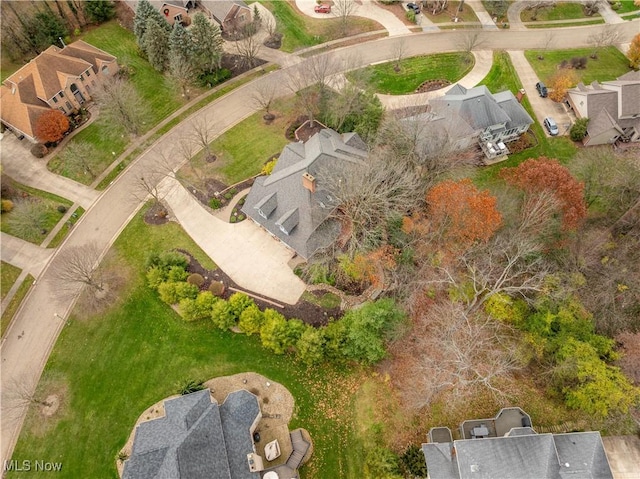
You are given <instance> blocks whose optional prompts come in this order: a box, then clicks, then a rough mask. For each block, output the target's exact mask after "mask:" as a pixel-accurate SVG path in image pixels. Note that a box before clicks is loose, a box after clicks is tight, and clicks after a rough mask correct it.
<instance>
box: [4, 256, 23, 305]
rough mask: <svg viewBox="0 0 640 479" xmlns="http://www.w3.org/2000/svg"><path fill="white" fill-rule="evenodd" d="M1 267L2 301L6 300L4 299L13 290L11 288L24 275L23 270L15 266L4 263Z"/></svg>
mask: <svg viewBox="0 0 640 479" xmlns="http://www.w3.org/2000/svg"><path fill="white" fill-rule="evenodd" d="M1 265H2V271H0V278H1V282H0V296H1V299H4V297H5V296H6V295H7V293H8V292H9V290H10V289H11V286H13V283H15V282H16V280H17V279H18V276H20V273H22V270H21V269H20V268H18V267H16V266H13V265H12V264H9V263H5V262H4V261H2V262H1Z"/></svg>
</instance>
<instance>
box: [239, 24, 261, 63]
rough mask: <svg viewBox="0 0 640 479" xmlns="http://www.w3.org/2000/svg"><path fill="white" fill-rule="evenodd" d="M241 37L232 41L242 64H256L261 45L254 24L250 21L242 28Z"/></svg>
mask: <svg viewBox="0 0 640 479" xmlns="http://www.w3.org/2000/svg"><path fill="white" fill-rule="evenodd" d="M243 30H244V31H243V34H242V38H240V39H238V40H236V41H235V42H234V45H235V49H236V53H237V54H238V55H239V56H240V59H241V62H242V63H243V65H245V66H247V67H248V68H253V67H254V66H256V64H257V60H258V55H259V54H260V49H261V47H262V46H261V45H260V42H259V40H258V36H257V35H256V33H257V29H256V25H255V24H254V23H253V22H252V23H249V24H248V25H246V26H245V27H244V29H243Z"/></svg>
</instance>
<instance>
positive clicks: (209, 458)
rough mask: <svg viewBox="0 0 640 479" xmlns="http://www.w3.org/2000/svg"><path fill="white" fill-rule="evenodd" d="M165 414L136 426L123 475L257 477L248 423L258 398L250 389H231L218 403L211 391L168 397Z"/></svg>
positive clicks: (173, 478)
mask: <svg viewBox="0 0 640 479" xmlns="http://www.w3.org/2000/svg"><path fill="white" fill-rule="evenodd" d="M164 406H165V416H164V417H162V418H158V419H154V420H151V421H147V422H143V423H140V424H139V425H138V427H137V428H136V434H135V439H134V443H133V450H132V453H131V457H130V458H129V459H128V460H127V461H125V463H124V472H123V475H122V477H123V479H134V478H135V479H144V478H167V479H180V478H188V479H200V478H202V479H205V478H206V479H256V478H258V477H259V476H260V474H259V473H252V472H250V471H249V465H248V463H247V454H249V453H251V452H253V442H252V438H251V431H250V428H251V426H252V425H253V424H254V422H255V421H256V420H257V419H259V417H260V407H259V405H258V400H257V398H256V397H255V396H254V395H253V394H251V393H249V392H248V391H237V392H235V393H231V394H229V396H227V399H226V400H225V402H224V403H223V404H222V406H218V404H217V403H216V402H211V395H210V393H209V390H208V389H206V390H203V391H198V392H195V393H192V394H187V395H185V396H180V397H179V398H175V399H170V400H168V401H165V403H164Z"/></svg>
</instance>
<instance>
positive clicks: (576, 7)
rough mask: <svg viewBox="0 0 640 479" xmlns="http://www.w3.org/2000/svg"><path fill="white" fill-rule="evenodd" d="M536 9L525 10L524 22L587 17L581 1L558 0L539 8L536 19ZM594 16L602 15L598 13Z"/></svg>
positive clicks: (521, 15) (522, 15)
mask: <svg viewBox="0 0 640 479" xmlns="http://www.w3.org/2000/svg"><path fill="white" fill-rule="evenodd" d="M534 12H535V10H523V11H522V13H521V14H520V19H521V20H522V21H523V22H532V21H538V22H548V21H550V20H551V21H553V20H571V19H574V18H585V17H586V15H585V14H584V9H583V8H582V5H580V4H579V3H568V2H558V3H556V4H555V5H553V6H552V7H546V8H539V9H538V11H537V16H536V18H535V20H534V19H533V18H532V15H533V14H534ZM594 16H600V14H598V13H597V14H596V15H594Z"/></svg>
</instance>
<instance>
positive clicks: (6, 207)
mask: <svg viewBox="0 0 640 479" xmlns="http://www.w3.org/2000/svg"><path fill="white" fill-rule="evenodd" d="M0 203H1V204H2V207H1V211H2V212H3V213H8V212H9V211H11V210H12V209H13V201H11V200H2V202H0Z"/></svg>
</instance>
